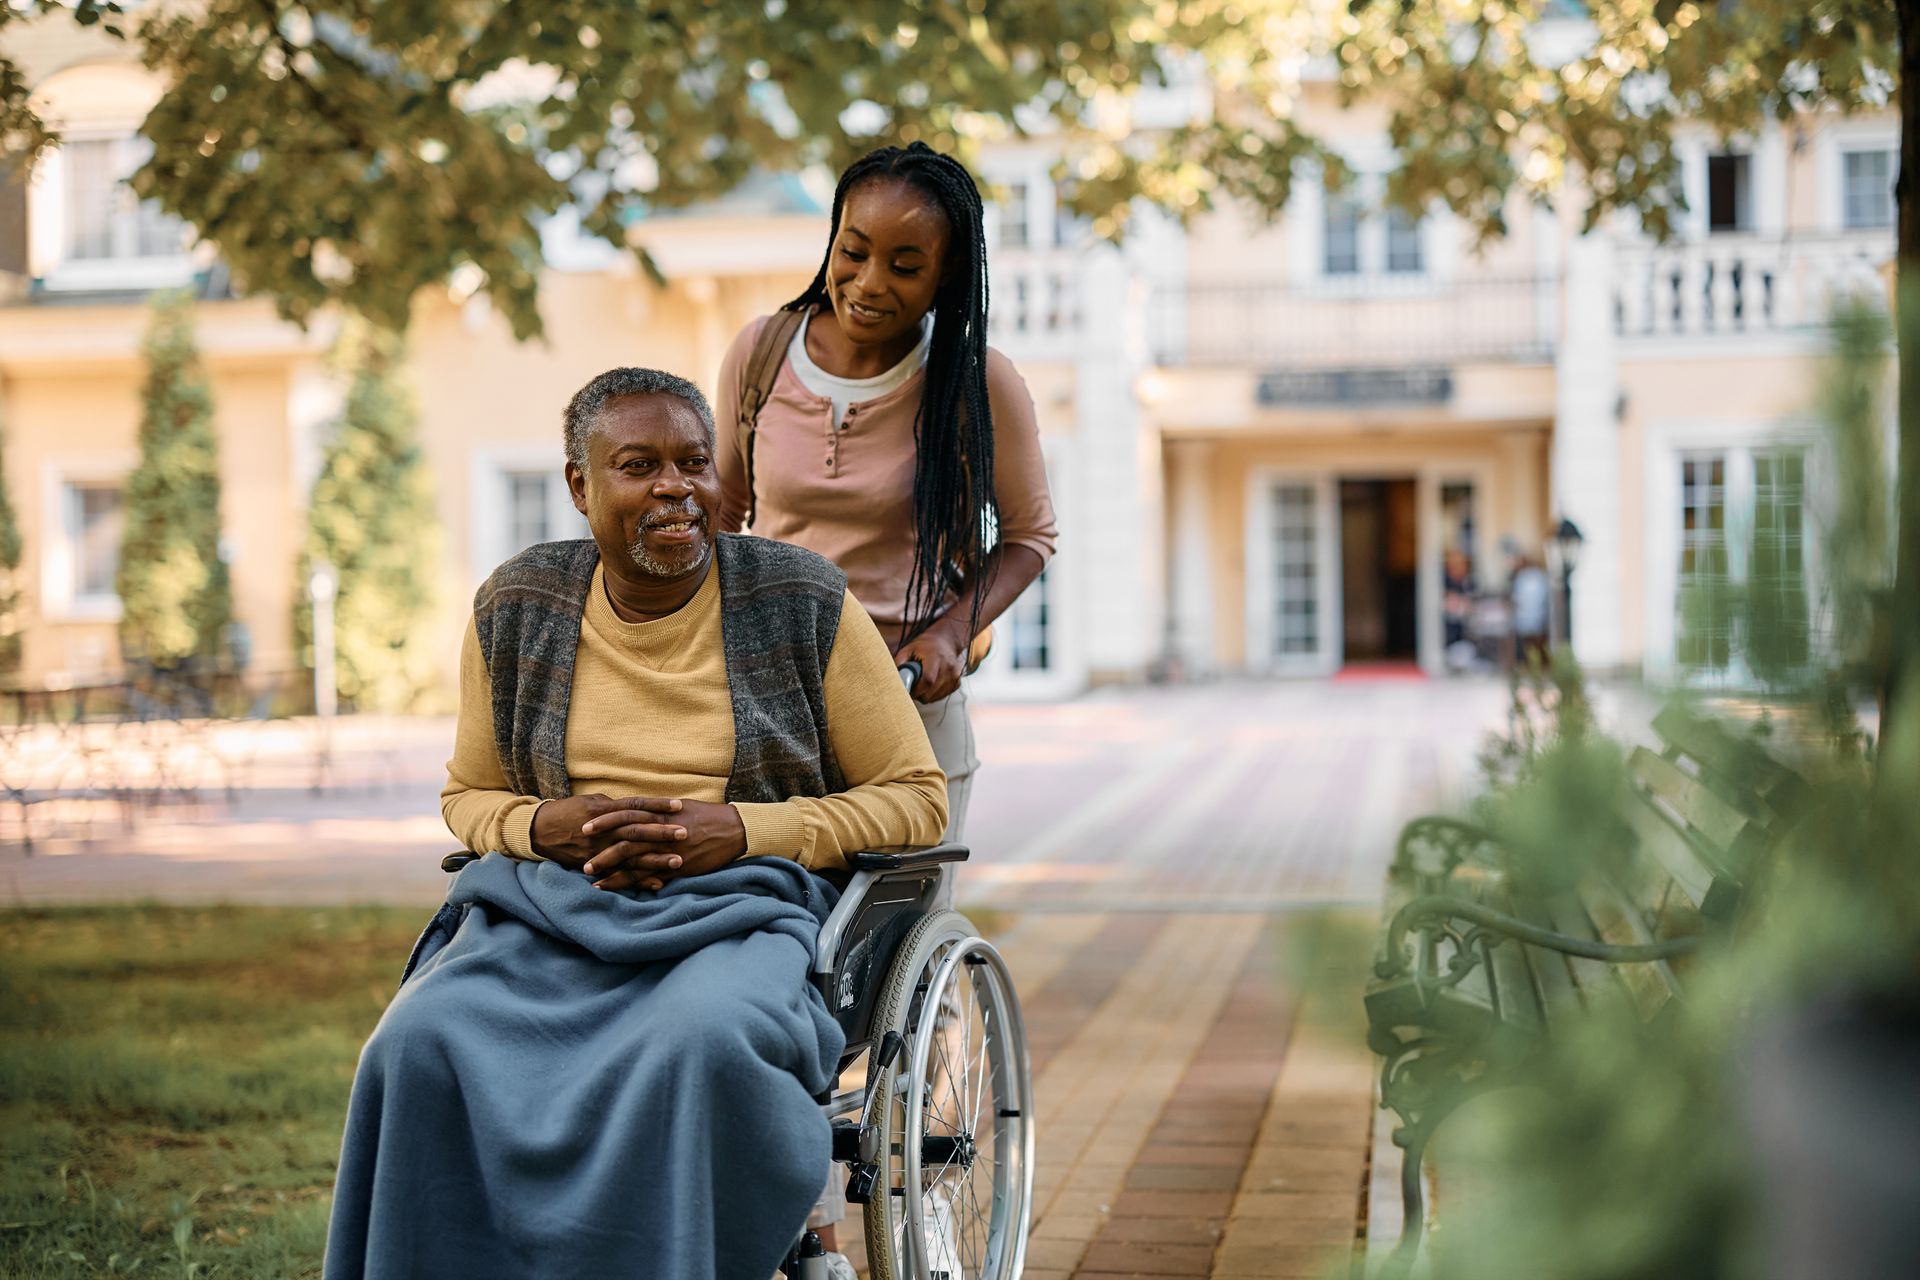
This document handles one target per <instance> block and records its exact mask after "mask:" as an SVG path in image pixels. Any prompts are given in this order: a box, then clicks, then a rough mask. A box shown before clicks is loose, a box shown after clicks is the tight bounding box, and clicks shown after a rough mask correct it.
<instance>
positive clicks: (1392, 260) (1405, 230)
mask: <svg viewBox="0 0 1920 1280" xmlns="http://www.w3.org/2000/svg"><path fill="white" fill-rule="evenodd" d="M1424 269H1425V264H1424V263H1423V262H1422V261H1421V258H1420V220H1419V219H1418V218H1416V217H1414V216H1413V215H1412V214H1410V213H1408V212H1407V211H1406V210H1405V209H1402V208H1401V207H1400V206H1399V205H1388V206H1387V270H1388V271H1389V272H1390V273H1393V274H1396V275H1398V274H1418V273H1419V272H1420V271H1422V270H1424Z"/></svg>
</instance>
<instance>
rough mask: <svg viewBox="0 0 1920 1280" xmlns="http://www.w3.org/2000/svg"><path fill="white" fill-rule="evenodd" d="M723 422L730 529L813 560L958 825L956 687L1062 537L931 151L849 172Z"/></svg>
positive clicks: (750, 333)
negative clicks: (850, 616)
mask: <svg viewBox="0 0 1920 1280" xmlns="http://www.w3.org/2000/svg"><path fill="white" fill-rule="evenodd" d="M716 406H717V411H718V415H719V425H720V437H721V441H720V453H719V459H718V460H719V466H720V477H721V487H722V494H723V499H724V505H723V507H722V512H721V527H722V528H723V529H729V530H732V529H741V528H745V527H748V526H751V528H752V530H753V532H754V533H756V534H759V535H761V536H763V537H768V538H775V539H778V540H780V541H782V542H791V543H795V544H797V545H799V546H802V547H806V548H808V549H809V550H812V551H816V552H818V553H820V554H821V555H823V556H825V557H827V558H828V559H829V560H831V561H833V562H834V563H835V564H836V565H838V566H839V567H840V568H841V569H842V570H843V571H844V572H845V573H846V575H847V585H848V588H849V590H851V591H852V592H853V595H854V597H855V599H857V600H858V601H859V602H860V604H861V605H862V606H863V607H864V608H865V609H866V610H867V612H868V613H869V614H870V615H871V616H872V617H873V620H874V621H875V622H876V623H878V624H879V626H880V630H881V634H882V635H884V636H885V637H886V639H887V642H888V644H889V645H890V646H891V647H892V649H893V654H894V659H895V661H896V662H898V663H899V664H900V665H902V666H905V665H906V664H907V663H908V662H917V663H919V664H920V666H921V669H922V674H921V677H920V680H919V683H918V684H917V685H916V686H915V688H914V698H915V700H916V701H917V702H918V703H919V705H920V714H921V717H922V719H923V720H924V721H925V723H926V727H927V736H928V738H929V739H930V740H931V741H932V743H933V748H934V755H935V757H936V758H937V759H938V760H939V762H940V768H941V769H942V770H943V771H944V772H945V773H946V776H947V804H948V815H949V816H948V825H947V831H946V838H947V839H948V840H958V839H960V838H961V836H962V832H963V829H964V826H965V822H966V814H967V801H968V796H969V791H970V788H971V784H972V779H973V773H974V769H975V768H976V767H977V765H978V760H977V759H976V758H975V755H974V742H973V730H972V726H971V724H970V722H969V720H968V716H967V705H966V693H965V691H964V690H963V689H962V687H961V677H962V676H964V675H965V674H966V673H967V672H968V671H969V670H971V668H972V667H973V666H974V665H977V663H978V661H979V659H980V657H981V656H983V655H984V652H985V643H986V641H987V638H988V631H987V629H988V626H989V624H990V623H992V621H993V620H994V619H995V618H997V617H999V616H1000V614H1001V613H1002V612H1003V611H1005V609H1006V608H1007V606H1008V605H1010V604H1012V603H1013V601H1014V600H1015V599H1016V598H1018V596H1019V595H1020V593H1021V592H1022V591H1024V590H1026V588H1027V587H1028V585H1030V584H1031V583H1032V582H1033V580H1034V579H1036V578H1038V577H1039V576H1040V572H1041V570H1042V569H1044V568H1045V567H1046V563H1047V561H1048V559H1049V558H1051V556H1052V555H1053V551H1054V542H1055V537H1056V530H1055V526H1054V515H1053V501H1052V498H1051V496H1050V494H1049V493H1048V489H1047V474H1046V465H1045V461H1044V459H1043V457H1042V455H1041V451H1040V430H1039V424H1038V422H1037V420H1036V418H1035V416H1034V408H1033V397H1032V396H1031V395H1030V394H1028V391H1027V386H1026V383H1025V382H1024V381H1023V380H1022V379H1021V377H1020V374H1019V373H1018V372H1017V371H1016V370H1015V369H1014V367H1013V364H1012V362H1011V361H1009V360H1008V359H1007V358H1006V357H1005V356H1004V355H1002V354H1001V353H1000V352H998V351H996V350H994V349H993V348H991V347H989V346H988V345H987V254H986V239H985V235H984V231H983V226H982V207H981V202H980V192H979V189H978V188H977V187H976V186H975V185H974V181H973V178H972V177H971V176H970V175H969V174H968V173H967V170H966V168H965V167H964V166H963V165H961V164H960V163H959V162H958V161H956V160H954V159H953V158H951V157H949V156H945V155H941V154H940V153H939V152H936V151H934V150H933V149H932V148H930V147H928V146H926V145H925V144H924V143H918V142H916V143H914V144H913V145H911V146H908V147H884V148H882V149H880V150H878V151H874V152H872V153H870V154H869V155H867V156H865V157H863V158H861V159H860V160H857V161H855V162H854V163H853V164H852V165H851V166H849V167H848V169H847V171H846V172H845V173H844V174H842V175H841V177H840V183H839V186H838V188H837V189H836V190H835V192H834V196H833V221H832V228H831V232H830V234H829V236H828V240H827V249H826V256H825V258H824V259H823V261H822V262H821V264H820V270H819V271H818V272H817V273H815V275H814V278H813V282H812V283H811V284H809V285H808V286H807V288H806V290H805V291H804V292H803V293H801V294H800V296H799V297H797V298H795V299H794V300H793V301H791V302H789V303H787V304H786V306H785V307H783V308H782V309H781V310H780V311H779V312H777V313H775V314H774V315H772V316H763V317H761V318H760V319H757V320H755V321H753V322H752V323H751V324H749V325H748V326H747V327H746V328H745V329H743V330H742V331H741V332H740V334H739V335H738V336H737V337H736V338H735V339H734V341H733V344H732V346H731V347H730V348H729V349H728V351H727V354H726V358H725V360H724V361H723V363H722V365H721V369H720V383H719V389H718V395H717V397H716Z"/></svg>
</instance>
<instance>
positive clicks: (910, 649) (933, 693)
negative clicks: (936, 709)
mask: <svg viewBox="0 0 1920 1280" xmlns="http://www.w3.org/2000/svg"><path fill="white" fill-rule="evenodd" d="M966 631H967V620H966V617H965V611H964V610H948V611H947V612H946V613H944V614H942V615H940V618H939V620H938V621H937V622H935V623H934V624H933V625H932V626H930V627H928V628H927V629H926V630H925V631H922V632H921V633H920V634H919V635H917V636H915V637H914V638H913V639H911V640H909V641H907V642H906V643H905V644H903V645H901V646H900V647H899V648H898V649H896V650H894V654H893V665H894V666H896V667H904V666H906V665H907V664H908V663H909V662H918V663H919V664H920V679H919V680H918V681H916V682H915V683H914V686H913V700H914V701H915V702H938V701H940V699H942V698H944V697H946V696H947V695H948V694H950V693H952V692H953V691H954V690H955V689H958V688H959V687H960V677H961V676H963V675H965V674H967V646H968V645H969V644H971V643H972V641H973V637H972V636H970V635H968V634H967V633H966Z"/></svg>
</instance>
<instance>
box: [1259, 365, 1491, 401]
mask: <svg viewBox="0 0 1920 1280" xmlns="http://www.w3.org/2000/svg"><path fill="white" fill-rule="evenodd" d="M1452 398H1453V370H1452V369H1449V368H1444V367H1438V366H1427V367H1412V368H1409V367H1405V366H1402V367H1399V368H1387V369H1367V368H1344V369H1274V370H1271V371H1269V372H1267V373H1263V374H1261V375H1260V382H1259V385H1258V387H1257V388H1256V389H1255V391H1254V399H1255V400H1256V401H1257V402H1258V403H1260V404H1261V405H1266V406H1288V405H1399V404H1445V403H1446V402H1447V401H1448V400H1450V399H1452Z"/></svg>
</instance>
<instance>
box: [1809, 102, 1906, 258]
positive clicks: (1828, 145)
mask: <svg viewBox="0 0 1920 1280" xmlns="http://www.w3.org/2000/svg"><path fill="white" fill-rule="evenodd" d="M1849 151H1890V152H1892V153H1893V172H1894V176H1895V177H1896V178H1897V177H1898V176H1899V173H1900V126H1899V124H1898V122H1896V121H1893V120H1886V119H1861V120H1834V121H1830V122H1828V123H1827V124H1826V125H1825V126H1824V127H1823V128H1822V129H1821V130H1820V132H1819V133H1818V134H1816V135H1815V140H1814V173H1815V175H1816V184H1817V190H1818V194H1819V199H1818V208H1817V210H1816V216H1817V217H1818V218H1819V221H1820V229H1821V230H1822V231H1827V232H1831V233H1833V234H1835V235H1847V236H1863V237H1869V236H1870V237H1874V238H1878V239H1885V240H1887V241H1888V242H1889V243H1891V241H1892V239H1893V236H1894V228H1893V227H1892V226H1885V227H1848V226H1847V216H1846V214H1847V206H1846V199H1847V197H1846V161H1845V159H1844V157H1845V155H1846V153H1847V152H1849ZM1896 217H1897V214H1896Z"/></svg>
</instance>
